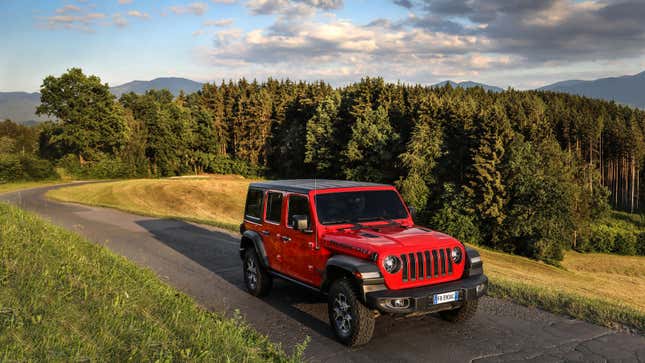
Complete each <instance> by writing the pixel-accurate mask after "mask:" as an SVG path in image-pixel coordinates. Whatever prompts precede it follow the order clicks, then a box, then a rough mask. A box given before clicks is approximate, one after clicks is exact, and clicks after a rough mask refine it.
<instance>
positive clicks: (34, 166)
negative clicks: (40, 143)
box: [20, 154, 58, 180]
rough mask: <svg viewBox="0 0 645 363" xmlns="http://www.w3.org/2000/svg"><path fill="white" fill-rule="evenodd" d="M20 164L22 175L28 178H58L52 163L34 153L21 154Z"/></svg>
mask: <svg viewBox="0 0 645 363" xmlns="http://www.w3.org/2000/svg"><path fill="white" fill-rule="evenodd" d="M20 164H21V165H22V171H23V177H24V178H25V179H30V180H40V179H52V178H58V174H57V173H56V170H55V169H54V165H53V164H52V163H51V162H50V161H49V160H45V159H41V158H38V157H36V156H35V155H29V154H26V155H21V156H20Z"/></svg>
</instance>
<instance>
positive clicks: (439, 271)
mask: <svg viewBox="0 0 645 363" xmlns="http://www.w3.org/2000/svg"><path fill="white" fill-rule="evenodd" d="M450 250H451V249H450V248H440V249H434V250H426V251H418V252H412V253H405V254H402V255H400V256H399V257H401V263H402V265H403V266H401V267H402V268H401V274H402V277H403V281H404V282H406V281H415V280H423V279H431V278H433V276H434V278H438V277H440V276H441V277H443V276H450V275H452V273H453V266H452V258H451V253H450Z"/></svg>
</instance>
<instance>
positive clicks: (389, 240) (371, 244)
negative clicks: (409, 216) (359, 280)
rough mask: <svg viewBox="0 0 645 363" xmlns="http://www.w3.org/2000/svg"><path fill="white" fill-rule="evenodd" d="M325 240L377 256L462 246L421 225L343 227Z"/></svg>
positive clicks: (449, 237)
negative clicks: (409, 250)
mask: <svg viewBox="0 0 645 363" xmlns="http://www.w3.org/2000/svg"><path fill="white" fill-rule="evenodd" d="M322 240H323V241H328V242H331V243H332V244H333V243H334V242H335V243H337V244H348V245H352V246H355V247H360V248H363V249H365V250H369V251H372V252H377V253H380V252H381V251H395V250H396V251H398V250H407V249H414V250H416V249H424V248H435V247H439V246H443V245H454V244H455V243H457V244H460V243H459V241H457V240H456V239H455V238H453V237H451V236H449V235H447V234H444V233H441V232H437V231H433V230H430V229H427V228H424V227H418V226H415V227H401V226H397V225H394V226H393V225H389V226H388V225H386V226H379V225H375V226H365V227H363V228H343V229H339V230H335V231H330V232H328V233H325V234H324V235H323V238H322ZM323 243H324V242H323Z"/></svg>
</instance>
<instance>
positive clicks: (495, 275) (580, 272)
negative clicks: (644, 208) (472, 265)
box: [476, 246, 645, 334]
mask: <svg viewBox="0 0 645 363" xmlns="http://www.w3.org/2000/svg"><path fill="white" fill-rule="evenodd" d="M476 248H477V249H478V250H479V252H480V254H481V256H482V259H483V261H484V271H485V273H486V275H488V277H489V279H490V290H489V294H490V295H492V296H496V297H501V298H508V299H511V300H514V301H516V302H518V303H520V304H522V305H528V306H536V307H539V308H542V309H544V310H548V311H552V312H556V313H560V314H566V315H570V316H573V317H575V318H578V319H582V320H586V321H590V322H592V323H595V324H599V325H604V326H608V327H612V328H627V329H628V330H631V331H635V332H638V333H640V334H643V333H645V300H644V299H643V297H644V296H645V257H642V256H618V255H610V254H599V253H590V254H581V253H577V252H573V251H568V252H567V253H566V254H565V257H564V260H563V261H562V268H559V267H555V266H552V265H547V264H545V263H542V262H538V261H535V260H531V259H528V258H524V257H520V256H514V255H509V254H505V253H502V252H497V251H492V250H488V249H485V248H482V247H478V246H477V247H476ZM608 297H611V300H610V299H608Z"/></svg>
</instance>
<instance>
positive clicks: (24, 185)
mask: <svg viewBox="0 0 645 363" xmlns="http://www.w3.org/2000/svg"><path fill="white" fill-rule="evenodd" d="M60 183H62V181H52V180H44V181H28V182H15V183H4V184H0V194H2V193H10V192H15V191H18V190H21V189H29V188H37V187H45V186H48V185H55V184H60Z"/></svg>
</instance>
